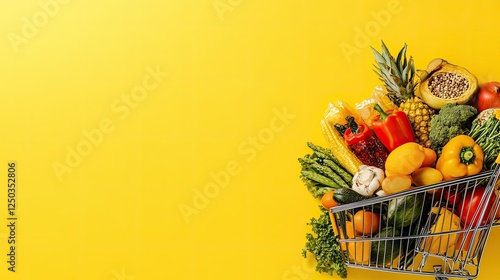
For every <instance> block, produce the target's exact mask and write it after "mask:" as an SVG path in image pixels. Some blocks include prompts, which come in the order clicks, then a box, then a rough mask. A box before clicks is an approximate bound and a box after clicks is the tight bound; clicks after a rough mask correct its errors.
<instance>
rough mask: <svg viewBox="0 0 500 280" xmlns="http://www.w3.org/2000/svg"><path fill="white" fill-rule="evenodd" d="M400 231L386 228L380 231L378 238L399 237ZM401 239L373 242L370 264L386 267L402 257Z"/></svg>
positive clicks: (376, 236)
mask: <svg viewBox="0 0 500 280" xmlns="http://www.w3.org/2000/svg"><path fill="white" fill-rule="evenodd" d="M398 236H399V231H398V230H397V229H395V228H393V227H385V228H383V229H382V230H380V232H379V233H377V235H375V236H374V238H375V239H377V238H386V237H388V238H390V237H398ZM400 245H401V239H384V240H379V241H372V245H371V250H370V262H371V263H373V264H377V265H384V264H388V263H390V262H392V261H393V260H395V259H396V258H397V257H398V256H399V255H400V252H399V250H400V247H401V246H400Z"/></svg>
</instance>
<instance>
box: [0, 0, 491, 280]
mask: <svg viewBox="0 0 500 280" xmlns="http://www.w3.org/2000/svg"><path fill="white" fill-rule="evenodd" d="M54 1H55V0H52V1H50V0H40V1H38V0H36V1H35V0H29V1H28V0H18V1H1V2H0V94H1V100H0V112H1V113H0V114H1V118H2V121H1V122H0V131H1V134H2V137H1V139H2V144H1V145H0V166H4V167H3V168H0V169H1V172H0V174H2V175H1V176H2V177H4V178H6V176H7V175H6V172H7V162H8V161H11V160H15V161H17V164H18V174H17V175H18V183H19V184H18V200H19V201H18V205H17V206H18V209H17V215H18V218H19V220H18V222H17V231H18V232H17V241H18V247H17V256H18V259H17V267H16V268H17V272H16V273H11V272H8V271H7V263H6V256H5V255H6V254H7V243H6V240H5V238H6V237H7V235H8V233H7V228H6V226H5V225H4V223H5V224H6V223H7V222H6V216H7V210H6V208H7V206H6V194H7V190H6V189H7V187H6V185H5V183H4V184H3V185H2V186H3V187H2V188H3V189H4V190H3V191H0V194H1V196H2V198H0V201H1V202H2V203H0V207H1V208H0V222H1V224H0V225H2V226H0V242H1V243H0V256H2V257H0V264H1V265H0V279H13V280H14V279H24V280H28V279H29V280H32V279H64V280H66V279H103V280H110V279H114V280H122V279H124V280H130V279H136V280H142V279H283V280H286V279H289V280H297V279H301V280H303V279H332V277H329V276H327V275H324V274H318V273H316V272H314V271H313V269H314V263H312V262H309V261H307V260H304V259H303V258H302V256H301V250H302V248H303V246H304V242H305V234H306V232H308V231H309V227H308V226H306V223H307V222H308V221H309V219H310V218H311V217H317V216H318V215H319V210H318V208H317V205H318V201H316V200H314V199H313V198H312V197H311V196H310V195H309V193H308V192H307V190H306V189H305V187H304V186H303V185H302V183H301V182H300V180H299V179H298V174H299V164H298V162H297V158H299V157H302V156H303V155H304V154H305V153H308V152H309V150H308V148H307V147H306V142H307V141H312V142H315V143H317V144H320V145H326V143H325V142H324V139H323V136H322V134H321V131H320V128H319V120H320V119H321V117H322V116H323V112H324V111H325V109H326V106H327V104H328V102H330V101H333V100H335V99H343V100H345V101H347V102H349V103H350V104H354V103H355V102H358V101H361V100H363V99H364V98H366V97H367V96H368V95H369V94H370V93H371V92H372V90H373V88H374V87H375V86H376V85H378V84H379V81H378V80H377V77H376V76H375V74H374V73H373V71H372V63H373V55H372V53H371V50H370V48H369V46H370V45H372V46H374V47H376V48H377V49H379V48H380V41H381V40H382V39H383V40H384V41H385V42H386V43H387V45H388V46H389V48H390V49H391V50H393V51H398V50H399V49H400V48H401V47H402V46H403V44H404V43H407V44H408V46H409V49H408V53H409V54H411V55H412V56H413V57H414V59H415V63H416V66H417V68H423V67H425V65H426V64H427V62H428V61H430V60H431V59H432V58H434V57H443V58H445V59H447V60H449V61H451V62H453V63H455V64H458V65H462V66H464V67H466V68H468V69H469V70H470V71H471V72H473V73H475V74H476V75H477V77H478V78H479V80H480V81H481V82H484V81H486V80H494V79H499V78H500V77H499V75H500V69H498V65H500V56H499V55H498V45H499V43H500V39H499V37H498V34H497V31H498V30H499V28H500V21H498V10H499V9H500V1H493V0H491V1H442V2H437V1H430V0H429V1H411V0H399V1H397V0H393V1H391V0H385V1H296V0H295V1H264V0H254V1H244V0H216V1H214V0H203V1H202V0H183V1H160V0H156V1H155V0H145V1H130V0H124V1H96V0H86V1H80V0H66V1H59V2H54ZM40 3H42V4H40ZM43 3H49V4H52V6H50V5H48V8H47V5H43ZM31 24H32V25H33V26H30V25H31ZM346 46H347V47H346ZM342 47H344V48H347V50H349V51H348V52H346V49H344V50H343V49H342ZM148 69H153V70H155V69H159V70H157V71H160V72H161V73H160V74H161V75H164V76H165V77H164V76H161V77H160V78H159V79H158V81H159V82H158V81H157V83H156V84H155V85H156V86H155V87H154V89H151V90H148V91H147V92H146V93H145V94H146V96H144V95H142V97H141V99H140V100H139V101H137V100H138V99H139V98H136V99H135V101H133V102H131V103H125V101H123V100H125V99H122V96H123V98H127V97H128V98H130V97H131V96H132V93H134V94H138V93H137V90H140V86H142V85H143V83H144V81H145V80H146V81H148V82H150V84H149V85H151V82H152V81H153V82H154V81H155V80H151V79H150V78H151V74H150V73H149V72H148ZM165 73H168V75H167V74H165ZM157 78H158V77H157ZM126 104H129V105H126ZM123 106H126V107H123ZM127 108H128V109H129V110H130V111H129V113H128V114H126V113H125V111H124V110H126V109H127ZM280 114H281V115H286V116H287V117H286V118H285V119H280V118H279V117H278V116H280ZM102 122H105V123H106V122H107V124H105V125H104V128H101V125H102V124H101V123H102ZM97 129H100V130H101V132H96V130H97ZM102 129H104V130H106V129H107V130H106V131H107V132H106V131H103V130H102ZM86 132H87V133H97V134H94V136H95V135H99V133H101V134H102V138H99V137H98V136H95V137H96V138H95V139H94V140H95V141H94V142H95V144H92V145H91V146H90V147H89V145H88V143H90V142H89V140H88V139H87V137H86V136H85V134H84V133H86ZM259 137H260V138H259ZM96 139H97V140H96ZM255 139H257V140H255ZM261 139H263V140H261ZM263 141H264V142H265V143H264V142H263ZM78 147H80V150H81V151H84V153H85V155H84V156H82V157H81V159H80V160H79V161H78V160H77V159H75V158H73V159H70V161H71V160H73V162H72V165H73V166H72V167H71V166H69V165H68V164H67V162H66V160H67V157H70V158H71V156H70V154H71V151H74V150H76V149H77V148H78ZM85 149H87V150H85ZM73 156H74V155H73ZM63 165H64V166H66V169H63V170H64V172H62V171H60V172H62V174H61V173H59V175H58V173H57V172H56V171H55V169H54V166H59V167H61V166H63ZM66 171H67V172H66ZM229 172H232V173H229ZM214 174H216V175H214ZM224 174H226V175H227V174H229V175H227V176H226V175H224ZM214 176H215V177H214ZM217 176H218V177H217ZM214 178H219V182H218V183H217V181H216V179H214ZM4 180H5V181H6V179H4ZM220 180H222V181H220ZM221 182H222V183H221ZM200 192H201V195H200ZM207 196H209V197H207ZM3 197H5V198H3ZM200 197H203V198H204V199H203V198H200ZM190 207H191V208H190ZM181 209H184V211H187V210H186V209H190V211H191V212H185V213H188V214H186V215H184V216H183V215H182V214H181ZM499 238H500V230H497V229H494V230H493V231H492V234H491V235H490V239H489V243H488V246H487V248H486V250H485V253H484V259H483V260H482V266H481V274H480V276H479V279H493V278H494V277H496V276H495V273H496V272H497V267H495V266H497V265H498V264H497V257H496V254H495V247H498V246H499V245H500V241H498V239H499ZM348 273H349V275H348V279H353V280H355V279H368V278H373V277H377V278H380V277H387V278H388V279H422V278H421V277H419V276H413V275H398V274H392V273H391V274H387V273H381V272H370V271H365V270H359V269H349V271H348ZM333 278H337V279H338V277H336V276H334V277H333Z"/></svg>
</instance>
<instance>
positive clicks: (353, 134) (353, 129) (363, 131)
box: [344, 116, 389, 170]
mask: <svg viewBox="0 0 500 280" xmlns="http://www.w3.org/2000/svg"><path fill="white" fill-rule="evenodd" d="M346 120H347V127H348V128H347V130H346V131H345V133H344V139H345V141H346V143H347V145H348V147H349V149H350V150H351V151H352V152H353V153H354V154H355V155H356V156H357V157H358V158H359V160H360V161H361V162H362V163H363V164H366V165H369V166H375V167H378V168H380V169H384V170H385V161H386V159H387V156H388V155H389V151H387V149H386V148H385V147H384V145H383V144H382V142H380V140H379V139H378V138H377V136H376V135H374V134H373V132H372V130H371V129H370V127H369V126H368V125H366V124H364V123H359V124H358V123H356V121H355V119H354V117H352V116H347V117H346Z"/></svg>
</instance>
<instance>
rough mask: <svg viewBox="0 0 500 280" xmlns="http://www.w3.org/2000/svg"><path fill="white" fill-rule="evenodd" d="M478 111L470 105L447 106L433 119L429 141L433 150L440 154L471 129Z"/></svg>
mask: <svg viewBox="0 0 500 280" xmlns="http://www.w3.org/2000/svg"><path fill="white" fill-rule="evenodd" d="M476 115H477V109H476V108H475V107H473V106H470V105H457V104H446V105H445V106H443V107H442V108H441V109H440V110H439V113H438V114H436V115H434V116H432V118H431V127H430V128H431V131H430V133H429V140H430V141H431V143H432V146H431V148H432V149H433V150H435V151H436V152H437V153H438V154H440V152H441V149H442V148H443V147H444V145H446V143H448V141H449V140H450V139H451V138H453V137H455V136H458V135H460V134H466V133H467V131H468V130H469V129H470V126H471V124H472V121H473V120H474V117H475V116H476Z"/></svg>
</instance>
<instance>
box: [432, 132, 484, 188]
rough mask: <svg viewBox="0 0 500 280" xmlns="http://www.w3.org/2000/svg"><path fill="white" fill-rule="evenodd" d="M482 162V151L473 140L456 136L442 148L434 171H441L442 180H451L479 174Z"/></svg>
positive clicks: (464, 136) (468, 137) (463, 136)
mask: <svg viewBox="0 0 500 280" xmlns="http://www.w3.org/2000/svg"><path fill="white" fill-rule="evenodd" d="M483 160H484V154H483V150H482V149H481V147H480V146H479V145H478V144H476V142H475V141H474V139H472V137H470V136H467V135H458V136H455V137H453V138H451V139H450V141H448V143H446V145H445V146H444V147H443V150H442V152H441V155H440V156H439V158H438V160H437V163H436V169H437V170H439V171H441V173H442V174H443V179H444V180H451V179H455V178H461V177H465V176H471V175H474V174H477V173H479V172H481V170H482V168H483Z"/></svg>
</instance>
